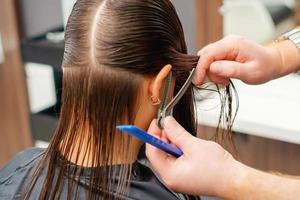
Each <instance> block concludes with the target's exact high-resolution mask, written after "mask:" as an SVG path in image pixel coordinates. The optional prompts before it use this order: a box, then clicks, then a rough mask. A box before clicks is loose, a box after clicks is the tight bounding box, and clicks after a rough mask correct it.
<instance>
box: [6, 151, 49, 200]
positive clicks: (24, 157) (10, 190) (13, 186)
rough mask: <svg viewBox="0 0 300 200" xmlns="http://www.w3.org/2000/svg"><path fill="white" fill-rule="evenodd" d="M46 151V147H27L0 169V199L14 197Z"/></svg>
mask: <svg viewBox="0 0 300 200" xmlns="http://www.w3.org/2000/svg"><path fill="white" fill-rule="evenodd" d="M44 152H45V149H41V148H29V149H26V150H24V151H22V152H20V153H17V154H16V155H15V156H14V158H12V159H11V160H10V161H9V162H8V164H7V165H6V166H5V167H4V168H2V169H0V199H13V197H14V196H15V195H16V194H17V193H18V192H19V190H20V188H21V187H22V185H23V183H24V181H25V180H26V178H28V176H29V174H30V172H31V169H32V168H33V167H34V166H36V164H37V163H38V162H39V161H40V159H41V157H42V155H44Z"/></svg>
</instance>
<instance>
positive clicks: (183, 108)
mask: <svg viewBox="0 0 300 200" xmlns="http://www.w3.org/2000/svg"><path fill="white" fill-rule="evenodd" d="M198 60H199V57H198V56H193V55H188V54H187V47H186V43H185V39H184V32H183V28H182V25H181V22H180V20H179V18H178V15H177V13H176V10H175V8H174V6H173V5H172V3H171V2H170V1H169V0H122V1H120V0H77V2H76V4H75V5H74V7H73V10H72V13H71V16H70V17H69V21H68V25H67V28H66V33H65V52H64V60H63V64H62V68H63V89H62V107H61V111H60V118H59V123H58V126H57V129H56V131H55V134H54V137H53V138H52V140H51V142H50V145H49V147H48V148H47V150H46V152H45V154H44V156H43V158H42V160H41V161H40V163H39V164H38V166H37V167H36V169H35V170H34V172H33V178H32V179H31V180H30V181H29V183H28V185H27V186H28V187H26V188H25V189H24V193H23V198H22V199H29V198H30V194H31V192H32V191H33V189H34V187H35V186H36V185H37V184H41V185H42V189H41V191H40V194H39V199H40V200H44V199H59V198H60V196H61V195H62V191H65V189H66V188H67V190H66V191H67V194H66V196H67V199H78V198H79V194H78V193H79V187H84V188H86V198H87V199H99V198H102V199H108V200H110V199H123V198H124V197H125V196H126V195H127V194H128V192H129V191H128V188H129V183H130V182H129V181H130V178H131V174H132V163H131V160H132V157H133V156H134V152H133V150H132V149H131V148H130V147H131V146H132V145H133V144H132V139H131V138H130V137H129V136H127V135H125V134H121V133H120V132H119V131H118V130H117V129H116V126H117V125H120V124H133V123H134V120H135V117H136V116H135V114H136V113H135V112H134V108H135V107H136V106H137V105H138V104H139V90H140V88H141V85H142V81H143V77H144V76H148V75H149V76H151V75H156V74H157V73H158V72H159V71H160V70H161V69H162V67H163V66H165V65H167V64H170V65H172V71H173V72H174V74H175V77H176V83H175V91H174V93H175V94H176V93H177V92H178V91H179V90H180V89H181V87H182V86H183V84H184V82H185V81H186V78H187V77H188V76H189V71H190V70H191V69H192V68H195V67H196V66H197V63H198ZM234 91H235V89H234V87H233V84H231V85H230V86H227V87H226V88H219V90H218V92H219V95H220V101H221V104H222V109H221V111H222V112H221V115H220V119H219V127H224V128H225V129H226V130H227V132H226V133H222V134H221V139H225V137H227V138H229V139H231V136H230V131H231V127H232V121H233V120H234V112H233V111H232V95H233V94H234ZM173 116H174V118H175V119H176V120H177V121H178V122H179V123H180V124H181V125H182V126H183V127H184V128H185V129H186V130H187V131H188V132H190V133H191V134H193V135H195V136H196V135H197V131H196V127H197V120H196V106H195V103H194V89H193V87H192V86H190V87H189V89H188V90H187V92H186V93H185V94H184V96H183V97H182V98H181V100H180V101H179V102H178V104H177V105H176V106H175V107H174V110H173ZM218 130H219V129H218ZM218 135H219V134H218ZM115 155H118V157H117V158H116V157H115ZM119 158H120V159H121V160H122V161H123V163H122V164H121V165H120V168H118V170H115V168H114V165H115V163H114V161H115V160H118V159H119ZM70 160H72V163H71V162H70ZM41 174H45V178H44V179H43V180H41V179H40V178H39V177H40V175H41ZM65 177H67V179H65ZM65 187H66V188H65Z"/></svg>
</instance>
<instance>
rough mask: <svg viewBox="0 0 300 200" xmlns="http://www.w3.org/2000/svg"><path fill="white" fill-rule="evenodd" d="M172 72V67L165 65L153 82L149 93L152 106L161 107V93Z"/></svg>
mask: <svg viewBox="0 0 300 200" xmlns="http://www.w3.org/2000/svg"><path fill="white" fill-rule="evenodd" d="M171 70H172V66H171V65H169V64H168V65H165V66H164V67H163V68H162V69H161V70H160V72H159V73H158V74H157V75H156V76H155V77H154V78H153V80H152V81H151V84H150V87H149V93H150V100H151V103H152V105H159V104H160V103H161V100H160V99H161V92H162V90H163V86H164V83H165V80H166V79H167V77H168V75H169V73H170V71H171Z"/></svg>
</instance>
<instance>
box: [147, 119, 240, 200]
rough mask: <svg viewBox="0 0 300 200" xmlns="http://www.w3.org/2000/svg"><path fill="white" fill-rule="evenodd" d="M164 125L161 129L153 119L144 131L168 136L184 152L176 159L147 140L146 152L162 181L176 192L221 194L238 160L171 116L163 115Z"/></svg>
mask: <svg viewBox="0 0 300 200" xmlns="http://www.w3.org/2000/svg"><path fill="white" fill-rule="evenodd" d="M164 125H165V128H164V130H163V131H161V130H160V129H159V128H158V127H157V126H156V123H155V121H153V122H152V123H151V125H150V128H149V130H148V132H149V133H150V134H153V135H154V136H156V137H159V138H168V140H169V141H171V143H173V144H175V145H176V146H178V147H179V148H180V149H181V150H182V151H183V153H184V154H183V156H181V157H179V158H178V159H176V158H174V157H172V156H170V155H168V154H166V153H164V152H162V151H161V150H159V149H157V148H155V147H153V146H151V145H148V144H147V146H146V155H147V157H148V159H149V161H150V162H151V165H152V166H153V168H154V169H155V171H156V172H157V173H158V175H159V176H160V177H161V179H162V180H163V181H164V182H165V184H166V185H167V186H168V187H169V188H171V189H173V190H174V191H176V192H182V193H187V194H194V195H200V194H204V195H215V196H224V194H225V193H227V192H228V191H226V190H229V187H231V186H232V183H233V180H232V179H233V177H234V175H237V171H238V170H237V168H238V166H239V163H238V162H237V161H235V160H234V158H233V157H232V156H231V154H229V153H228V152H227V151H225V150H224V149H223V148H222V147H221V146H220V145H218V144H217V143H215V142H211V141H205V140H201V139H199V138H196V137H193V136H192V135H191V134H190V133H188V132H187V131H185V129H184V128H183V127H181V126H180V125H179V124H178V123H177V122H176V121H175V119H174V118H172V117H167V118H166V119H165V122H164ZM162 135H164V136H162Z"/></svg>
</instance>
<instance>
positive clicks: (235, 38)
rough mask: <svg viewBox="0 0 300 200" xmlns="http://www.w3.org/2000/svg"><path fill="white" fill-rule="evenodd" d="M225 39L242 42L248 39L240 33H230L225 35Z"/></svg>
mask: <svg viewBox="0 0 300 200" xmlns="http://www.w3.org/2000/svg"><path fill="white" fill-rule="evenodd" d="M225 39H226V40H228V41H230V42H240V41H245V40H246V38H245V37H244V36H240V35H228V36H226V37H225Z"/></svg>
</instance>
